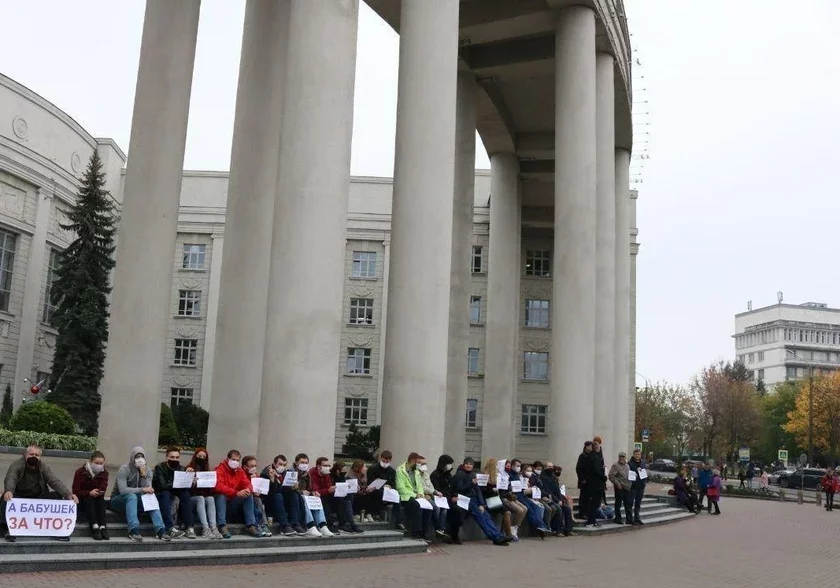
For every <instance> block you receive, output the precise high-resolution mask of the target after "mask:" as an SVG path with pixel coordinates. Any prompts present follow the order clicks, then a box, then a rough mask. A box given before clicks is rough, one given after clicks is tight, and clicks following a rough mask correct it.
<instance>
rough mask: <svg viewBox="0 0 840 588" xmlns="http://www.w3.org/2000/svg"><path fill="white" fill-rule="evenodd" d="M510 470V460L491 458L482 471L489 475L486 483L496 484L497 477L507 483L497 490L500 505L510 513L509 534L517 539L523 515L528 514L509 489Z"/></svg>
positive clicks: (523, 518)
mask: <svg viewBox="0 0 840 588" xmlns="http://www.w3.org/2000/svg"><path fill="white" fill-rule="evenodd" d="M510 472H511V469H510V462H509V461H508V460H503V461H497V460H495V459H492V458H491V459H488V460H487V463H486V464H485V466H484V473H485V474H487V475H488V476H490V481H489V482H488V485H489V483H490V482H493V483H494V484H497V485H498V481H499V479H504V480H505V482H506V483H507V485H508V487H507V489H506V490H499V491H498V493H499V496H500V497H501V499H502V507H503V508H504V509H505V513H506V514H507V513H509V514H510V536H511V537H513V540H514V541H519V527H520V526H521V525H522V521H524V520H525V517H526V516H528V509H527V508H526V507H525V505H524V504H522V503H521V502H519V500H518V499H517V498H516V494H514V493H513V492H512V491H511V490H510ZM486 497H487V495H486V494H485V498H486Z"/></svg>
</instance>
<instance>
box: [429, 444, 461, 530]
mask: <svg viewBox="0 0 840 588" xmlns="http://www.w3.org/2000/svg"><path fill="white" fill-rule="evenodd" d="M453 463H455V460H454V459H452V457H450V456H449V455H446V454H444V455H441V456H440V457H439V458H438V463H437V467H436V468H435V471H433V472H432V473H431V474H430V475H429V480H430V481H431V482H432V486H433V487H434V489H435V492H436V493H437V494H438V495H440V496H442V497H444V498H445V499H446V500H448V501H449V500H450V497H451V496H452V464H453ZM435 502H438V501H437V500H436V501H435ZM441 504H442V503H441ZM436 506H437V507H438V510H436V511H433V512H434V514H433V515H432V516H433V517H435V516H436V517H437V520H436V521H435V527H438V526H439V527H441V528H445V529H446V534H447V535H449V539H450V540H451V541H452V542H453V543H455V544H456V545H459V544H460V543H461V541H460V540H459V539H458V535H457V533H456V532H455V531H454V530H457V528H459V527H460V523H461V515H460V514H459V513H457V512H454V511H455V510H457V509H455V508H452V504H451V501H450V504H449V505H448V506H449V507H450V508H441V506H440V505H439V504H436Z"/></svg>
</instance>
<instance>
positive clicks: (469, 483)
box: [450, 457, 513, 546]
mask: <svg viewBox="0 0 840 588" xmlns="http://www.w3.org/2000/svg"><path fill="white" fill-rule="evenodd" d="M474 468H475V460H474V459H473V458H471V457H468V458H466V459H464V463H463V464H461V466H459V467H458V471H457V472H455V475H454V476H452V494H451V495H450V503H451V507H450V510H454V509H457V510H458V511H460V512H459V513H458V514H459V519H453V522H454V523H456V524H458V523H459V522H462V521H463V520H464V519H463V517H465V516H466V515H469V516H471V517H472V518H473V519H475V522H476V523H477V524H478V526H479V527H480V528H481V530H482V531H483V532H484V535H485V536H486V537H487V538H488V539H490V541H492V542H493V545H499V546H507V545H508V544H509V543H510V541H512V540H513V538H511V537H506V536H505V535H504V534H502V532H501V531H500V530H499V528H498V527H497V526H496V524H495V523H494V522H493V519H492V518H491V517H490V514H489V513H488V512H487V502H486V501H485V500H484V495H483V494H482V493H481V491H480V489H479V487H478V481H477V479H476V472H475V469H474ZM465 501H469V504H468V505H467V508H463V507H462V506H460V503H461V502H465ZM461 513H464V514H463V515H462V514H461ZM459 530H460V525H459V524H458V525H457V526H455V527H453V528H452V532H451V533H450V535H451V537H452V540H453V541H456V542H457V538H458V532H459Z"/></svg>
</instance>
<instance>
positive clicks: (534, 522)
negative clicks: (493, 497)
mask: <svg viewBox="0 0 840 588" xmlns="http://www.w3.org/2000/svg"><path fill="white" fill-rule="evenodd" d="M521 474H522V462H521V461H519V460H518V459H512V460H510V472H509V473H508V476H509V477H510V491H511V494H513V495H514V496H516V499H517V500H518V501H519V504H521V505H522V506H524V507H525V509H526V510H527V511H528V514H527V516H528V524H529V525H531V528H532V529H534V532H535V533H536V534H537V536H538V537H539V538H540V539H545V536H546V535H547V534H549V533H551V530H550V529H548V528H547V527H546V526H545V522H544V521H543V516H542V515H543V513H542V511H541V510H540V508H539V507H538V506H537V505H536V503H534V501H533V500H531V499H530V498H529V497H528V496H526V495H525V491H526V490H528V486H529V484H528V479H527V478H524V479H523V478H522V477H521ZM528 494H529V495H530V494H532V491H531V490H528Z"/></svg>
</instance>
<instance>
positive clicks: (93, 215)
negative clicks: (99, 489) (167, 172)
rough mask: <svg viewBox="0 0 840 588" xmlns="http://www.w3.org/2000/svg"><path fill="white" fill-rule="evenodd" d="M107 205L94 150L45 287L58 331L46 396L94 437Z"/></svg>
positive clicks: (109, 217)
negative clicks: (68, 235) (66, 240)
mask: <svg viewBox="0 0 840 588" xmlns="http://www.w3.org/2000/svg"><path fill="white" fill-rule="evenodd" d="M112 210H113V207H112V205H111V202H110V200H109V193H108V191H107V190H106V189H105V174H104V173H102V160H101V159H100V158H99V154H98V153H97V152H96V151H94V152H93V155H92V156H91V158H90V161H89V162H88V167H87V170H86V171H85V174H84V176H83V178H82V185H81V187H80V188H79V195H78V199H77V202H76V206H75V208H74V209H73V211H72V212H70V213H69V214H68V223H67V224H66V225H61V226H62V228H64V229H66V230H70V231H73V232H74V233H75V234H76V240H75V241H73V243H71V244H70V246H69V247H68V248H67V250H66V251H64V253H63V254H62V256H61V261H60V263H59V268H58V270H57V271H56V272H55V278H54V281H53V283H52V287H51V288H50V294H51V296H50V298H51V301H52V303H53V304H54V305H55V306H56V309H55V313H54V314H53V317H52V324H53V326H54V327H55V328H56V329H58V337H57V339H56V344H55V356H54V358H53V367H52V376H51V381H50V389H51V390H52V393H51V394H50V395H49V396H48V399H49V400H50V401H52V402H54V403H56V404H58V405H60V406H63V407H64V408H66V409H67V411H68V412H69V413H70V414H71V415H72V416H73V418H74V419H75V420H76V422H77V423H78V425H79V427H80V428H81V429H82V431H83V432H84V433H86V434H88V435H95V434H96V431H97V428H98V427H97V423H98V420H99V405H100V403H101V397H100V395H99V383H100V382H101V380H102V375H103V372H104V364H105V344H106V343H107V341H108V294H109V293H110V292H111V285H110V279H109V278H110V271H111V269H112V268H113V267H114V260H113V253H114V234H115V232H116V228H115V227H114V217H113V212H112Z"/></svg>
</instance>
